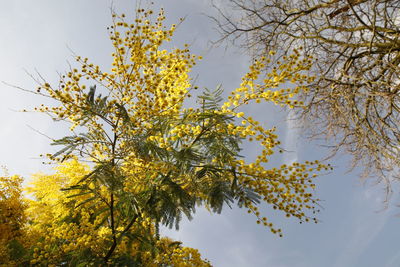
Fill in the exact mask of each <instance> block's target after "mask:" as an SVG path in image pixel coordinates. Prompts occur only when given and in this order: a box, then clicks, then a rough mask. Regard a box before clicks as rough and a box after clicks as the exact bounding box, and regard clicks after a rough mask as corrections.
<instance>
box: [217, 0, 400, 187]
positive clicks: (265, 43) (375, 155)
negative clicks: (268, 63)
mask: <svg viewBox="0 0 400 267" xmlns="http://www.w3.org/2000/svg"><path fill="white" fill-rule="evenodd" d="M224 3H227V6H229V9H226V10H229V11H225V10H224V9H223V8H219V11H220V15H221V16H220V17H219V18H215V20H216V21H217V23H218V25H219V29H220V30H221V33H222V36H223V38H230V39H231V40H232V41H234V42H236V43H237V44H238V45H240V46H243V47H244V48H245V49H246V50H248V51H249V52H250V53H251V54H253V56H254V57H255V58H257V57H259V56H264V55H265V54H266V53H267V52H268V51H270V50H275V51H277V52H278V54H277V56H278V58H281V57H282V56H285V55H287V54H288V53H291V51H292V50H293V49H299V48H302V55H312V56H313V57H314V63H313V67H312V69H311V71H312V74H311V75H313V76H315V77H316V79H315V80H314V81H312V82H309V83H308V86H307V87H308V88H309V91H307V92H306V91H302V92H300V94H299V97H300V98H301V99H302V100H303V101H304V107H303V108H301V109H298V114H300V115H302V116H301V117H302V118H303V120H302V122H303V123H304V125H305V127H304V128H305V130H306V132H308V133H309V136H310V137H313V138H318V137H326V138H327V139H328V140H333V141H334V142H333V147H332V152H334V153H336V152H337V151H338V150H341V149H343V150H345V151H346V152H348V153H350V154H351V155H352V156H353V159H354V165H353V166H356V165H362V166H363V168H364V170H365V172H364V174H363V176H364V177H367V176H370V175H372V176H378V177H381V178H383V179H385V180H388V179H389V178H396V177H398V170H399V158H400V157H399V141H400V139H399V136H400V135H399V133H400V132H399V92H398V91H399V78H398V77H399V48H400V46H399V33H400V29H399V23H398V22H399V17H398V13H399V2H398V1H394V0H382V1H375V0H326V1H314V0H300V1H292V0H286V1H278V0H268V1H260V0H228V1H225V2H224ZM232 10H234V11H232ZM330 144H332V143H330Z"/></svg>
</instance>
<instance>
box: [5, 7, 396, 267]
mask: <svg viewBox="0 0 400 267" xmlns="http://www.w3.org/2000/svg"><path fill="white" fill-rule="evenodd" d="M154 2H155V9H157V8H158V7H160V6H163V7H164V8H165V10H166V16H167V21H168V23H170V24H172V23H176V22H178V21H179V18H181V17H185V21H184V22H183V23H182V24H181V25H180V26H179V28H178V30H177V32H176V35H175V38H174V40H173V41H172V45H173V46H182V45H183V44H184V43H189V44H190V45H191V51H192V52H193V53H195V54H198V55H201V56H203V60H202V61H200V62H199V63H198V65H197V67H196V68H195V69H194V71H193V73H192V77H197V81H196V84H197V85H198V86H199V87H200V88H204V87H207V88H215V87H216V86H218V85H219V84H221V85H222V86H223V88H225V90H227V91H229V90H233V89H234V88H236V87H237V86H238V85H239V83H240V79H241V77H242V76H243V74H245V73H246V71H247V68H248V65H249V58H248V57H247V56H246V54H245V53H244V52H243V51H240V50H237V49H234V48H232V47H230V46H229V44H228V47H226V46H225V45H227V44H225V45H222V46H220V47H214V46H212V45H211V42H210V41H212V40H216V39H218V37H219V35H218V33H217V32H216V30H215V27H216V25H215V24H214V23H213V22H212V20H210V19H209V17H208V15H212V14H214V12H215V10H213V9H212V7H211V5H210V0H164V1H161V0H158V1H157V0H155V1H154ZM111 6H113V7H114V8H115V10H116V11H117V12H119V13H126V14H128V15H129V14H133V12H134V10H135V6H136V2H135V1H133V0H119V1H118V0H114V1H110V0H85V1H82V0H36V1H30V0H13V1H2V8H1V9H0V34H1V37H2V38H1V42H0V47H1V49H0V59H1V60H0V81H2V82H5V83H8V84H12V85H15V86H19V87H22V88H25V89H34V88H35V86H36V84H35V81H34V80H33V79H32V77H31V76H32V75H33V76H35V75H36V73H40V75H42V76H43V77H45V79H46V80H47V81H50V82H51V81H56V80H57V77H58V73H61V72H63V71H65V70H66V69H67V68H68V64H69V62H71V64H72V63H73V59H72V52H71V51H73V52H74V53H76V54H79V55H81V56H84V57H88V58H90V59H91V60H92V61H94V62H96V63H97V64H99V65H101V66H109V65H110V63H111V62H110V59H111V56H110V54H111V44H110V42H109V40H108V35H107V31H106V27H107V26H108V25H109V24H110V22H111V16H110V7H111ZM5 83H1V84H0V122H1V130H0V149H1V150H0V151H1V153H0V165H4V166H6V167H7V168H8V170H9V172H10V173H11V174H21V175H23V176H24V177H26V179H27V180H29V176H30V175H31V174H33V173H37V172H49V171H50V168H51V167H50V166H47V165H43V164H42V163H41V160H40V158H39V155H40V154H44V153H48V152H50V151H54V148H53V147H51V146H50V145H49V144H50V142H51V140H50V139H49V138H47V137H46V136H45V135H47V136H50V137H53V138H54V137H61V136H63V135H64V134H65V133H66V132H67V128H66V127H65V126H63V125H60V124H57V123H55V122H53V121H51V120H50V119H49V118H48V117H46V116H44V115H42V114H36V113H23V112H19V110H22V109H24V108H29V107H34V106H35V105H38V104H40V103H42V102H43V101H44V99H42V98H40V97H37V96H35V95H31V94H28V93H26V92H23V91H21V90H17V89H15V88H13V87H11V86H7V85H6V84H5ZM248 112H250V113H253V114H255V115H256V116H257V118H258V119H260V120H261V121H262V123H264V124H266V125H271V127H272V126H274V125H277V126H278V128H279V133H280V139H281V141H282V142H283V145H284V147H285V148H286V149H287V150H289V151H293V152H290V153H288V154H287V155H286V156H284V157H283V158H278V159H276V160H275V161H273V162H275V163H280V162H292V161H295V160H297V161H300V162H301V161H305V160H315V159H321V158H323V157H324V156H326V151H324V150H323V149H322V147H321V146H320V144H317V143H315V142H310V141H308V140H305V139H302V138H301V137H299V135H300V132H299V130H298V129H297V128H296V123H295V122H293V120H291V119H290V118H291V115H290V114H286V113H285V112H284V111H283V110H282V109H278V108H275V107H273V106H271V104H268V105H260V106H257V107H255V106H252V107H251V108H250V109H249V110H248ZM41 133H43V134H41ZM253 151H254V148H252V147H251V146H249V145H247V146H246V147H245V149H244V152H243V153H244V154H245V156H247V157H249V158H251V157H254V153H253ZM349 161H350V158H349V157H347V156H346V155H340V156H338V157H336V158H334V159H331V160H330V163H331V164H332V165H333V166H334V167H335V169H334V171H332V172H330V173H327V174H326V175H323V176H321V177H320V178H318V182H317V188H316V195H317V196H318V197H319V198H320V199H322V202H321V204H322V206H323V209H322V210H321V212H320V214H319V215H318V218H319V219H320V221H321V222H320V223H318V224H313V223H309V224H299V223H298V222H297V221H296V220H294V219H287V218H285V217H284V216H282V214H279V213H276V212H272V211H271V210H270V209H269V208H268V207H264V208H263V209H264V211H265V212H267V215H268V217H269V219H270V220H271V221H273V222H274V224H275V225H278V226H279V227H281V228H282V229H283V233H284V236H283V237H282V238H279V237H278V236H276V235H273V234H271V232H270V231H269V230H268V229H267V228H264V227H262V226H259V225H257V224H256V223H255V221H256V219H255V218H254V217H253V216H252V215H249V214H247V213H246V211H245V210H240V209H232V210H230V209H229V208H225V209H224V210H223V212H222V214H220V215H218V214H210V213H209V212H208V211H206V210H204V209H201V208H199V209H198V211H197V213H196V215H195V217H194V219H193V220H192V221H190V222H189V221H187V220H185V221H183V222H182V223H181V226H180V229H179V231H175V230H169V229H163V231H162V232H163V234H165V235H168V236H170V237H173V238H175V239H178V240H181V241H183V243H184V245H186V246H191V247H194V248H197V249H199V250H200V252H201V254H202V255H203V257H205V258H207V259H209V260H210V261H211V262H212V263H213V265H214V266H216V267H242V266H243V267H259V266H268V267H320V266H327V267H329V266H332V267H346V266H349V267H357V266H360V267H361V266H362V267H369V266H371V267H374V266H386V267H396V266H400V247H399V246H398V240H399V239H400V231H398V226H399V223H400V218H399V217H398V214H400V209H399V207H397V206H396V204H398V203H399V198H398V196H397V195H396V194H394V195H393V196H392V198H391V202H390V205H389V207H388V208H386V209H385V208H384V207H385V206H384V204H383V202H384V197H385V195H384V191H383V189H382V187H381V186H379V185H377V186H373V183H372V182H367V183H363V182H361V181H360V180H359V179H358V177H357V174H358V172H359V171H360V170H358V169H355V170H354V171H352V172H347V170H348V168H347V167H348V166H349Z"/></svg>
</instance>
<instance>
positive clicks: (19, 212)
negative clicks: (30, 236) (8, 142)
mask: <svg viewBox="0 0 400 267" xmlns="http://www.w3.org/2000/svg"><path fill="white" fill-rule="evenodd" d="M21 184H22V178H21V177H20V176H16V175H14V176H10V175H8V174H6V175H4V176H1V177H0V266H3V265H6V266H7V264H8V266H10V265H17V264H22V263H23V262H24V260H25V258H24V256H25V252H26V251H25V250H26V248H27V246H28V242H27V240H25V237H26V229H25V228H26V227H25V224H26V216H25V208H26V203H25V202H24V200H23V197H22V186H21Z"/></svg>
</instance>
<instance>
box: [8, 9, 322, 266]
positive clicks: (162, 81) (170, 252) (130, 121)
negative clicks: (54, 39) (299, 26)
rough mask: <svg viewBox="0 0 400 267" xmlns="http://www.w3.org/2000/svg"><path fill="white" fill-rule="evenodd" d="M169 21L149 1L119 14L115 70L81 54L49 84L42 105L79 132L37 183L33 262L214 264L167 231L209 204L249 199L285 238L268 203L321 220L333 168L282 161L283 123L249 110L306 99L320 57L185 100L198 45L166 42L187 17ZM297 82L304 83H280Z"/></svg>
mask: <svg viewBox="0 0 400 267" xmlns="http://www.w3.org/2000/svg"><path fill="white" fill-rule="evenodd" d="M164 20H165V17H164V13H163V10H161V11H160V13H159V14H158V16H155V17H154V14H153V12H152V11H151V10H148V11H145V10H142V9H141V10H138V12H137V14H136V19H135V20H134V22H133V23H128V22H127V19H125V15H121V16H118V15H116V14H114V15H113V25H112V26H111V27H110V28H109V35H110V40H111V42H112V44H113V46H114V52H113V53H112V62H111V64H112V67H111V70H109V71H103V70H102V68H101V67H100V66H97V65H95V64H94V63H91V62H90V61H89V59H87V58H82V57H80V56H76V61H77V63H78V65H79V67H78V68H72V69H71V70H70V71H69V72H67V73H66V74H65V75H62V76H61V77H60V82H59V84H57V85H50V84H49V83H46V82H43V83H42V84H41V85H40V87H39V88H38V89H37V93H38V94H42V95H45V96H48V97H50V98H52V99H54V100H55V102H54V103H55V104H54V105H53V106H46V105H41V106H40V107H38V108H37V110H38V111H40V112H44V113H47V114H49V115H50V116H52V117H53V118H54V119H56V120H63V121H65V122H67V123H69V124H70V130H71V134H70V135H69V136H66V137H64V138H61V139H58V140H55V141H54V145H59V146H61V149H60V150H59V151H58V152H56V153H54V154H48V157H49V158H50V160H54V161H55V162H56V163H57V164H58V167H57V168H56V169H55V173H54V174H51V175H45V174H38V175H35V176H34V177H33V183H32V185H31V186H30V187H29V188H28V189H27V190H28V192H29V193H30V194H31V196H32V197H33V198H34V200H31V201H29V202H28V203H29V205H28V207H27V209H26V210H25V213H24V214H26V216H28V218H29V224H27V228H28V230H29V231H28V232H27V233H28V235H29V238H28V239H29V240H31V241H30V245H29V246H28V245H24V246H25V248H26V251H25V254H24V257H25V259H26V260H27V261H29V262H30V264H39V265H49V266H56V265H60V264H62V263H65V262H68V264H70V265H78V264H80V265H82V266H83V265H85V264H86V265H90V264H92V265H99V264H114V265H118V266H119V265H121V266H133V264H141V265H140V266H210V264H209V263H208V262H207V261H205V260H202V259H201V257H200V254H199V253H198V251H197V250H195V249H192V248H186V247H182V246H181V245H180V243H179V242H174V241H172V240H170V239H168V238H163V237H160V234H159V227H160V225H165V226H169V227H172V226H175V227H178V226H179V221H180V219H181V218H182V216H187V217H188V218H189V219H190V218H192V216H193V214H194V212H195V207H196V206H198V205H202V206H205V207H206V208H208V209H209V210H210V211H211V212H216V213H220V212H221V211H222V208H223V207H224V206H232V205H237V206H239V207H244V208H246V210H247V211H248V212H249V213H253V214H254V215H255V216H256V218H257V223H258V224H263V225H265V226H267V227H268V228H269V229H271V231H272V232H273V233H277V234H279V235H282V233H281V232H282V231H281V229H279V228H277V227H275V226H274V225H273V223H272V222H270V220H269V219H268V218H267V217H265V216H264V215H262V214H261V213H260V211H259V207H260V204H261V203H266V204H268V205H271V206H272V207H273V208H274V209H277V210H280V211H282V212H283V214H285V215H286V216H288V217H291V216H293V217H296V218H297V219H298V220H299V221H300V222H303V221H309V220H314V221H316V218H314V217H312V216H311V214H313V213H315V211H316V206H317V205H318V203H317V201H318V200H317V199H315V198H314V197H313V189H314V187H315V184H314V181H313V180H314V178H315V177H316V175H315V174H314V172H315V171H320V170H321V169H327V167H326V166H324V165H322V164H320V163H319V162H318V161H314V162H305V163H297V162H295V163H293V164H291V165H285V164H284V165H282V166H280V167H270V166H269V164H270V163H269V159H270V157H271V155H272V154H273V153H274V152H275V150H276V149H277V148H278V149H279V145H280V142H279V140H278V136H277V135H276V133H275V131H276V129H275V128H272V129H267V128H265V127H263V126H262V124H261V123H260V122H259V121H257V120H255V119H253V118H252V117H250V116H248V115H247V114H245V113H244V112H243V111H241V108H242V107H243V106H244V105H247V104H248V103H251V102H252V101H254V102H256V103H257V102H260V101H268V102H272V103H275V104H278V105H282V106H287V107H293V106H296V105H301V103H299V102H297V101H296V100H295V96H296V94H297V93H298V92H299V91H300V90H307V88H305V87H304V86H302V81H303V80H304V79H308V80H311V79H312V78H311V77H308V76H305V75H304V74H303V72H304V71H305V70H308V69H309V67H310V59H301V58H300V56H299V53H298V52H296V51H295V52H294V54H293V55H291V56H289V57H287V58H284V59H283V62H282V63H280V62H279V63H276V66H277V67H276V68H274V69H273V71H272V72H271V73H270V74H269V75H267V77H265V79H263V80H262V79H261V78H260V77H259V76H260V73H261V70H262V69H263V68H264V67H265V65H266V64H271V62H270V59H268V58H262V59H260V60H259V61H256V62H254V64H253V65H252V66H251V67H250V71H249V73H247V74H246V75H245V77H244V78H243V82H242V84H241V85H240V86H239V87H238V88H237V89H236V90H234V91H233V92H232V94H231V95H230V96H229V97H228V99H227V100H226V101H225V102H223V97H222V93H223V92H222V90H221V89H217V90H215V91H208V90H205V91H204V92H203V94H202V95H200V96H199V100H200V101H199V105H198V106H195V107H185V105H184V101H185V99H187V98H188V97H190V92H191V90H192V88H194V87H193V86H192V84H191V79H190V77H189V72H190V70H191V68H192V67H193V66H194V65H195V61H196V59H198V57H196V56H194V55H191V54H190V52H189V49H188V46H187V45H185V46H184V48H182V49H178V48H175V49H171V50H170V51H168V50H167V49H165V47H166V45H165V43H166V42H168V41H170V39H171V37H172V36H173V33H174V31H175V28H176V26H175V25H172V26H171V27H168V28H167V27H166V26H164V24H163V21H164ZM286 83H294V84H298V85H297V86H294V87H293V86H289V88H288V89H280V87H281V86H282V85H285V84H286ZM245 140H248V141H253V142H256V143H257V144H258V145H259V146H260V148H261V149H260V153H259V154H258V155H257V157H256V159H255V161H253V162H251V161H250V162H249V161H248V160H247V159H245V158H243V157H242V156H241V154H240V151H241V150H242V149H243V148H242V147H241V144H242V142H243V141H245ZM83 162H88V164H87V165H86V164H84V163H83ZM15 186H17V185H15ZM20 203H22V202H20ZM10 205H11V204H10ZM23 222H24V221H23V220H22V219H21V223H23ZM0 226H1V225H0ZM162 264H164V265H162Z"/></svg>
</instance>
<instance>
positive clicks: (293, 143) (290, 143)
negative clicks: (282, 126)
mask: <svg viewBox="0 0 400 267" xmlns="http://www.w3.org/2000/svg"><path fill="white" fill-rule="evenodd" d="M298 137H299V127H298V122H297V120H296V118H295V112H294V111H293V110H292V109H290V110H289V111H288V112H287V115H286V133H285V143H284V146H285V149H286V150H288V152H287V153H285V154H284V155H283V161H284V163H285V164H292V163H293V162H296V161H297V160H298V153H297V140H298Z"/></svg>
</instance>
